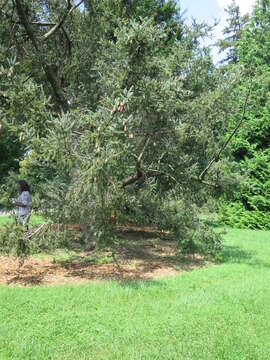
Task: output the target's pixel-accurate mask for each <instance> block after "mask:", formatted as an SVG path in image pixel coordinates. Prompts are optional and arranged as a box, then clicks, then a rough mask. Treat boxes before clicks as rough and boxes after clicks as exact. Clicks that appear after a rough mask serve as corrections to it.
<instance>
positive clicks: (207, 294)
mask: <svg viewBox="0 0 270 360" xmlns="http://www.w3.org/2000/svg"><path fill="white" fill-rule="evenodd" d="M0 359H20V360H21V359H35V360H36V359H46V360H47V359H72V360H75V359H87V360H88V359H117V360H118V359H157V360H159V359H177V360H179V359H180V360H181V359H198V360H203V359H207V360H211V359H226V360H228V359H234V360H240V359H250V360H254V359H259V360H263V359H270V232H263V231H248V230H229V231H228V234H227V235H226V247H225V250H224V252H223V259H222V264H220V265H213V266H210V267H208V268H203V269H198V270H195V271H193V272H188V273H184V274H183V275H181V276H177V277H175V278H170V279H166V280H162V281H156V282H138V283H117V282H106V283H100V284H89V285H80V286H58V287H32V288H20V287H13V288H12V287H7V286H2V287H0Z"/></svg>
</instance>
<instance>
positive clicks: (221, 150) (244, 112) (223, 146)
mask: <svg viewBox="0 0 270 360" xmlns="http://www.w3.org/2000/svg"><path fill="white" fill-rule="evenodd" d="M250 92H251V83H250V86H249V89H248V92H247V94H246V97H245V101H244V105H243V112H242V116H241V119H240V120H239V122H238V124H237V125H236V127H235V128H234V129H233V131H232V133H231V135H230V136H229V138H228V139H227V140H226V141H225V143H224V144H223V145H222V147H221V148H220V150H219V151H218V152H217V154H216V155H215V156H214V157H213V159H212V160H211V161H210V162H209V164H208V165H207V166H206V168H205V169H204V170H203V171H202V173H201V174H200V176H199V180H200V181H202V180H203V179H204V178H205V175H206V174H207V172H208V171H209V170H210V168H211V167H212V165H213V164H214V163H215V162H217V161H218V160H219V159H220V155H221V154H222V153H223V151H224V150H225V149H226V147H227V146H228V144H229V143H230V141H231V140H232V138H233V137H234V135H235V134H236V133H237V131H238V130H239V129H240V127H241V125H242V123H243V121H244V119H245V116H246V109H247V103H248V99H249V96H250Z"/></svg>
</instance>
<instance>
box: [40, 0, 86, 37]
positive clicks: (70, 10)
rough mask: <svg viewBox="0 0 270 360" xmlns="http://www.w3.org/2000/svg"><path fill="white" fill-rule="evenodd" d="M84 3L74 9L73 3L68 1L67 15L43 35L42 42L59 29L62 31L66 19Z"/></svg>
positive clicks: (79, 3)
mask: <svg viewBox="0 0 270 360" xmlns="http://www.w3.org/2000/svg"><path fill="white" fill-rule="evenodd" d="M82 3H83V0H82V1H80V2H78V4H76V5H75V4H74V5H73V6H72V7H70V6H71V2H70V1H68V6H67V9H66V11H65V14H64V15H63V17H62V19H61V20H60V21H59V22H58V23H57V24H55V25H54V26H53V27H52V28H51V29H50V30H49V31H48V32H47V33H46V34H44V35H43V37H42V40H44V41H45V40H48V39H49V38H50V37H51V36H52V35H53V34H54V33H55V32H56V31H57V30H58V29H60V27H61V26H62V25H63V24H64V22H65V20H66V18H67V17H68V16H69V15H70V14H71V13H72V12H73V11H74V10H75V9H76V8H77V7H79V6H80V5H81V4H82Z"/></svg>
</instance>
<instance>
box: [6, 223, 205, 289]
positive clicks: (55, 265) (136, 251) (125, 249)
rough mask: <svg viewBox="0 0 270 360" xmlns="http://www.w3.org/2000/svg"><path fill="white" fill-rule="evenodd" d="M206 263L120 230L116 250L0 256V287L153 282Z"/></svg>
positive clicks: (163, 243)
mask: <svg viewBox="0 0 270 360" xmlns="http://www.w3.org/2000/svg"><path fill="white" fill-rule="evenodd" d="M207 265H208V262H207V261H205V260H204V259H203V258H202V257H200V256H197V255H186V256H183V255H181V254H180V253H179V251H178V250H177V248H176V244H175V242H172V241H169V240H164V239H163V240H162V239H160V238H157V237H155V236H154V235H153V233H152V232H151V231H148V230H147V229H144V230H143V231H141V230H138V229H136V230H135V231H134V230H128V231H124V232H122V233H121V235H120V242H119V244H118V246H117V247H114V248H109V249H106V251H102V250H96V249H91V247H89V248H88V247H87V246H85V247H84V248H82V247H77V248H75V249H73V250H72V251H71V250H70V251H66V250H65V251H64V250H61V249H60V250H58V251H56V252H55V253H54V254H41V255H38V256H31V257H28V258H26V259H25V262H24V264H23V266H22V267H21V268H20V269H19V268H18V259H17V258H15V257H12V256H0V284H8V285H22V286H33V285H53V284H55V285H60V284H81V283H87V282H89V281H103V280H118V281H132V280H154V279H158V278H162V277H168V276H175V275H178V274H181V273H183V272H185V271H191V270H193V269H195V268H198V267H205V266H207Z"/></svg>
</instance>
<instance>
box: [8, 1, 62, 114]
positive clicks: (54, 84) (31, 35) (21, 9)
mask: <svg viewBox="0 0 270 360" xmlns="http://www.w3.org/2000/svg"><path fill="white" fill-rule="evenodd" d="M15 2H16V8H17V13H18V16H19V19H20V21H21V23H22V25H23V26H24V29H25V31H26V33H27V35H28V37H29V38H30V40H31V42H32V44H33V46H34V48H35V50H36V51H37V52H39V46H38V42H37V40H36V37H35V34H34V31H33V30H32V27H31V25H30V23H29V22H28V19H27V16H26V13H25V10H24V7H23V5H22V2H21V0H15ZM39 62H40V64H41V66H42V68H43V70H44V72H45V74H46V77H47V80H48V82H49V83H50V85H51V87H52V89H53V92H54V95H55V97H56V99H57V101H58V104H59V106H60V109H61V111H62V112H66V111H67V110H68V102H67V100H66V99H65V96H64V94H63V92H62V89H61V88H60V87H59V84H58V81H57V78H56V76H55V74H54V71H53V69H52V67H51V66H49V65H48V64H46V63H45V61H44V60H43V59H42V58H41V59H40V60H39Z"/></svg>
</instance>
